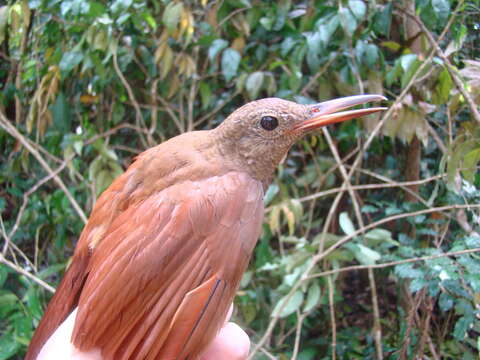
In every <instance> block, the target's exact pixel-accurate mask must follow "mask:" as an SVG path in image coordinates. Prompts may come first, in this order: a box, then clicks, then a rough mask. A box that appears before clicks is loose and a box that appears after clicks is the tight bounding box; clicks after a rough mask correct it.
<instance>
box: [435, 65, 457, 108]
mask: <svg viewBox="0 0 480 360" xmlns="http://www.w3.org/2000/svg"><path fill="white" fill-rule="evenodd" d="M452 88H453V80H452V78H451V76H450V74H449V72H448V70H447V69H446V67H444V68H443V70H442V71H441V72H440V74H439V75H438V81H437V85H436V86H435V87H434V88H433V94H432V100H433V103H434V104H437V105H441V104H446V103H447V102H448V99H449V98H450V92H451V90H452Z"/></svg>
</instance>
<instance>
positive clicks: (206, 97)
mask: <svg viewBox="0 0 480 360" xmlns="http://www.w3.org/2000/svg"><path fill="white" fill-rule="evenodd" d="M199 90H200V98H201V99H202V109H207V108H208V106H209V105H210V103H211V101H212V98H213V97H212V90H211V89H210V86H209V85H208V83H207V82H205V81H202V82H201V83H200V86H199Z"/></svg>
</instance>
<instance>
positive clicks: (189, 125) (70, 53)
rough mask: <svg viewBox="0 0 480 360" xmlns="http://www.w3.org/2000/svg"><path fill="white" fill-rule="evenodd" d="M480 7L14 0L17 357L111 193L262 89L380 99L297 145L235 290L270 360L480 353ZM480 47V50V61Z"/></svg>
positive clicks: (8, 355) (11, 292)
mask: <svg viewBox="0 0 480 360" xmlns="http://www.w3.org/2000/svg"><path fill="white" fill-rule="evenodd" d="M479 18H480V2H479V1H478V0H470V1H452V0H417V1H414V0H403V1H393V2H390V1H383V0H379V1H368V2H367V1H364V0H338V1H333V0H328V1H320V0H317V1H314V0H310V1H307V0H305V1H291V0H280V1H258V0H230V1H208V0H201V1H190V0H183V1H181V0H175V1H168V0H163V1H148V0H114V1H109V2H106V1H98V0H97V1H95V0H65V1H58V0H29V1H27V0H17V1H8V2H7V4H6V5H3V6H1V7H0V87H1V90H2V92H1V93H0V126H1V129H2V130H0V148H1V152H0V159H1V161H0V212H1V217H0V233H1V234H2V237H1V239H2V240H1V241H0V251H1V253H0V359H20V358H22V355H23V354H24V353H25V350H26V346H27V345H28V342H29V339H30V337H31V336H32V332H33V330H34V328H35V326H36V325H37V324H38V321H39V319H40V317H41V316H42V311H43V309H44V306H45V304H46V303H47V301H48V299H49V297H50V296H51V292H52V289H53V287H54V286H55V285H56V284H57V283H58V281H59V279H60V277H61V275H62V272H63V271H64V269H65V267H66V266H68V260H69V256H70V255H71V254H72V251H73V249H74V246H75V243H76V240H77V239H78V236H79V233H80V232H81V230H82V227H83V225H84V222H85V221H86V218H87V216H88V213H89V211H90V210H91V208H92V206H93V204H94V202H95V199H96V197H97V196H98V195H99V194H100V193H101V192H102V191H103V190H104V189H105V188H106V187H107V186H108V185H109V184H110V182H111V181H112V180H113V179H114V178H115V177H116V176H118V175H119V174H120V173H121V172H122V171H123V170H124V169H125V168H126V167H127V166H128V164H129V163H130V162H131V161H132V159H133V158H134V157H135V155H136V154H138V153H139V152H141V151H143V150H144V149H146V148H148V147H151V146H153V145H155V144H158V143H160V142H161V141H163V140H165V139H167V138H170V137H172V136H175V135H177V134H179V133H181V132H184V131H190V130H194V129H208V128H212V127H214V126H216V125H217V124H218V123H220V122H221V121H222V120H223V119H224V118H225V116H226V115H227V114H229V113H230V112H231V111H232V110H234V109H235V108H237V107H238V106H240V105H241V104H243V103H245V102H246V101H249V100H251V99H256V98H261V97H267V96H277V97H282V98H286V99H293V100H295V101H299V102H303V103H311V102H316V101H321V100H325V99H329V98H333V97H337V96H345V95H352V94H358V93H383V94H385V95H386V96H387V97H388V98H389V99H390V100H389V102H388V106H389V110H388V111H386V112H385V113H384V114H382V115H378V116H371V117H370V118H368V119H362V120H356V121H351V122H347V123H344V124H341V125H338V126H331V127H329V128H328V129H324V130H323V132H319V133H318V134H316V135H314V136H311V137H309V138H307V139H305V140H304V141H303V142H302V143H300V144H299V145H297V146H296V147H295V148H294V149H292V151H291V154H290V157H289V158H288V159H287V160H286V162H285V163H284V164H283V165H282V166H281V167H280V168H279V170H278V176H277V177H276V179H275V181H274V183H273V184H272V185H271V186H270V188H269V189H268V191H267V194H266V199H265V203H266V205H267V213H266V217H265V224H264V231H263V235H262V237H261V239H260V240H259V244H258V246H257V248H256V251H255V256H254V258H253V259H252V262H251V266H250V269H249V271H248V273H247V274H246V275H245V277H244V279H243V282H242V288H241V290H240V291H239V296H238V297H237V299H236V309H237V311H236V321H237V322H239V323H240V324H241V325H242V327H244V328H245V329H246V331H247V332H248V333H249V335H250V336H251V338H252V341H253V342H254V349H253V350H254V351H253V354H252V357H253V358H255V359H274V358H278V359H287V358H294V359H301V360H309V359H374V358H375V359H381V358H385V359H387V358H388V359H476V358H478V356H479V351H480V337H479V336H480V322H479V320H478V319H479V304H480V276H479V274H480V255H479V251H480V235H479V231H480V220H479V219H480V211H479V207H480V206H479V200H480V190H479V189H480V174H479V172H478V162H479V161H480V130H479V129H480V127H479V123H480V115H479V112H478V105H479V104H480V62H479V61H478V59H479V57H480V37H479V36H478V33H479V27H480V23H479V22H478V19H479ZM475 59H477V60H475Z"/></svg>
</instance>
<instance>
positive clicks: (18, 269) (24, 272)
mask: <svg viewBox="0 0 480 360" xmlns="http://www.w3.org/2000/svg"><path fill="white" fill-rule="evenodd" d="M0 262H1V263H3V264H5V265H7V266H8V267H9V268H11V269H13V270H15V271H16V272H18V273H19V274H22V275H25V276H26V277H28V278H29V279H32V280H33V281H35V282H36V283H37V284H39V285H40V286H41V287H43V288H44V289H46V290H48V291H50V292H51V293H54V292H55V288H54V287H53V286H51V285H49V284H47V283H46V282H45V281H43V280H42V279H40V278H38V277H36V276H35V275H33V274H31V273H30V272H28V271H27V270H25V269H23V268H22V267H20V266H18V265H16V264H14V263H12V262H11V261H9V260H7V259H6V258H5V257H4V256H3V254H0Z"/></svg>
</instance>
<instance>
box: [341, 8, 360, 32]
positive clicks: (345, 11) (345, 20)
mask: <svg viewBox="0 0 480 360" xmlns="http://www.w3.org/2000/svg"><path fill="white" fill-rule="evenodd" d="M338 16H339V19H340V24H341V25H342V28H343V30H344V31H345V33H346V34H347V35H348V36H352V35H353V33H354V32H355V30H356V29H357V19H356V18H355V16H354V15H353V13H352V11H351V10H350V9H349V8H348V7H344V6H342V7H340V9H339V11H338Z"/></svg>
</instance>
